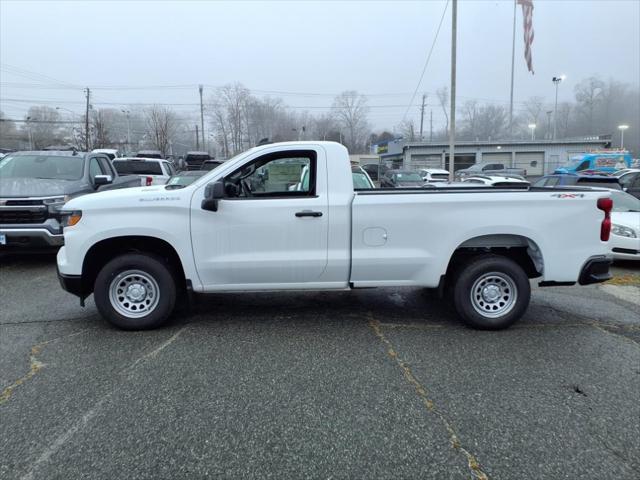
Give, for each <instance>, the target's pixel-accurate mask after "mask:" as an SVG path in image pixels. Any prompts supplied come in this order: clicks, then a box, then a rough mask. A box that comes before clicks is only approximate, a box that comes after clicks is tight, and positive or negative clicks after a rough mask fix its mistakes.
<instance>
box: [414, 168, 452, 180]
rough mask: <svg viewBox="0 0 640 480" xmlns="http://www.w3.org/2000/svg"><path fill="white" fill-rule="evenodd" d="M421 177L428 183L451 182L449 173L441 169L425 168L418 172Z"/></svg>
mask: <svg viewBox="0 0 640 480" xmlns="http://www.w3.org/2000/svg"><path fill="white" fill-rule="evenodd" d="M418 172H420V175H421V176H422V180H424V181H425V182H427V183H434V182H448V181H449V171H448V170H443V169H441V168H423V169H421V170H418Z"/></svg>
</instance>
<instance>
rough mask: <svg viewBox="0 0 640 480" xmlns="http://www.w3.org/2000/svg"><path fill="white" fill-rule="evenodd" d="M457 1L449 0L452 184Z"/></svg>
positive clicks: (450, 158)
mask: <svg viewBox="0 0 640 480" xmlns="http://www.w3.org/2000/svg"><path fill="white" fill-rule="evenodd" d="M457 23H458V0H451V107H450V109H451V110H450V112H449V117H451V119H450V121H449V181H451V182H453V168H454V159H455V144H456V36H457V30H458V26H457Z"/></svg>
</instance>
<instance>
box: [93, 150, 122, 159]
mask: <svg viewBox="0 0 640 480" xmlns="http://www.w3.org/2000/svg"><path fill="white" fill-rule="evenodd" d="M91 152H92V153H104V154H105V155H106V156H107V157H109V158H110V159H111V160H114V159H116V158H118V157H121V156H122V155H121V154H120V152H119V151H118V150H117V149H115V148H95V149H93V150H91Z"/></svg>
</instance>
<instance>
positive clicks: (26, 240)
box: [0, 225, 64, 248]
mask: <svg viewBox="0 0 640 480" xmlns="http://www.w3.org/2000/svg"><path fill="white" fill-rule="evenodd" d="M0 233H1V234H3V235H5V236H6V237H7V244H6V245H3V246H4V247H15V248H42V247H59V246H61V245H64V235H63V234H62V233H52V232H51V231H50V230H49V229H48V228H47V227H46V226H44V225H43V226H42V227H40V226H38V227H25V226H22V227H17V228H14V227H4V226H0Z"/></svg>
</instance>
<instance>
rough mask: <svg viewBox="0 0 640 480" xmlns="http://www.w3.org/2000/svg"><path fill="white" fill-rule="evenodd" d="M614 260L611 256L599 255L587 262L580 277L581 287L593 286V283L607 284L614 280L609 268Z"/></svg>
mask: <svg viewBox="0 0 640 480" xmlns="http://www.w3.org/2000/svg"><path fill="white" fill-rule="evenodd" d="M612 262H613V259H612V258H611V257H609V256H604V255H599V256H596V257H591V258H590V259H589V260H587V261H586V263H585V264H584V266H583V267H582V270H581V271H580V277H578V283H579V284H580V285H591V284H592V283H601V282H606V281H607V280H610V279H611V278H612V275H611V272H609V267H610V266H611V263H612Z"/></svg>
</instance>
